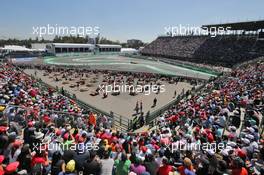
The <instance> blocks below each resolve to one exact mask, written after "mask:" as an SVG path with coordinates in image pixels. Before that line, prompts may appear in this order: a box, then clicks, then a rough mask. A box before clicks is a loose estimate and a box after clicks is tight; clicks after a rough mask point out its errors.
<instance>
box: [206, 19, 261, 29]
mask: <svg viewBox="0 0 264 175" xmlns="http://www.w3.org/2000/svg"><path fill="white" fill-rule="evenodd" d="M219 27H224V28H227V27H229V28H230V30H245V31H256V30H259V29H264V20H260V21H247V22H236V23H224V24H210V25H202V28H219Z"/></svg>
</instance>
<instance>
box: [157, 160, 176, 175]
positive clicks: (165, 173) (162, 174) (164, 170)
mask: <svg viewBox="0 0 264 175" xmlns="http://www.w3.org/2000/svg"><path fill="white" fill-rule="evenodd" d="M173 171H174V168H173V167H172V166H171V165H169V162H168V159H167V158H163V159H162V166H161V167H160V168H159V170H158V175H169V173H170V172H173Z"/></svg>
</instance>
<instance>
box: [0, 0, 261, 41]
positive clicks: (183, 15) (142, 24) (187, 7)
mask: <svg viewBox="0 0 264 175" xmlns="http://www.w3.org/2000/svg"><path fill="white" fill-rule="evenodd" d="M263 7H264V1H263V0H252V1H247V0H245V1H244V0H222V1H219V0H1V3H0V22H1V24H0V39H6V38H9V37H12V38H14V37H15V38H19V39H22V38H29V37H32V38H35V37H36V36H35V35H33V29H32V28H33V26H35V27H36V26H47V24H50V25H55V24H57V25H59V26H68V27H70V26H76V27H78V26H98V27H100V35H101V36H105V37H107V38H109V39H112V40H119V41H126V40H127V39H131V38H136V39H141V40H143V41H147V42H149V41H152V40H153V39H155V38H156V37H157V36H158V35H161V34H164V33H165V30H164V27H166V26H178V25H180V24H181V25H190V26H201V25H202V24H210V23H220V22H234V21H246V20H259V19H264V13H263ZM50 37H51V38H52V37H53V36H50Z"/></svg>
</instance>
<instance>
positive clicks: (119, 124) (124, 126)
mask: <svg viewBox="0 0 264 175" xmlns="http://www.w3.org/2000/svg"><path fill="white" fill-rule="evenodd" d="M33 78H34V77H33ZM38 81H39V83H41V84H43V85H44V86H46V87H50V88H53V89H57V92H59V93H61V94H62V92H61V91H59V89H58V88H54V87H53V86H51V85H49V84H47V83H45V82H43V81H42V80H41V79H38ZM63 95H64V96H66V97H68V98H70V99H72V100H74V101H75V102H76V103H77V104H78V105H79V106H80V107H81V108H84V109H86V110H89V111H91V112H95V113H99V114H103V115H105V116H107V117H108V118H109V119H111V121H112V127H113V128H114V129H117V130H120V131H129V130H130V120H129V119H128V118H126V117H124V116H121V115H119V114H117V113H114V112H112V111H110V113H108V112H106V111H103V110H101V109H98V108H96V107H95V106H92V105H90V104H88V103H85V102H84V101H82V100H79V99H77V98H76V96H75V94H71V93H70V92H68V91H67V90H64V93H63Z"/></svg>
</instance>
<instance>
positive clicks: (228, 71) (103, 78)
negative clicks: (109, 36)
mask: <svg viewBox="0 0 264 175" xmlns="http://www.w3.org/2000/svg"><path fill="white" fill-rule="evenodd" d="M227 26H228V27H230V28H229V29H230V30H232V31H235V32H234V33H233V34H230V35H216V36H214V37H212V36H211V35H210V34H208V35H192V34H190V35H184V36H182V35H181V36H160V37H158V38H157V39H155V40H154V41H152V42H151V43H149V44H147V45H146V46H144V48H141V49H140V52H139V51H138V50H137V49H134V48H122V45H119V44H102V43H100V44H99V43H98V44H88V43H66V42H65V43H56V42H52V43H36V44H35V45H34V44H32V46H33V47H36V48H31V49H29V48H26V47H22V46H14V45H7V46H5V47H3V48H0V51H1V62H0V175H4V174H12V175H17V174H19V175H22V174H23V175H26V174H30V175H78V174H83V175H263V174H264V118H263V115H264V39H263V29H264V21H251V22H240V23H227V24H214V25H204V26H202V28H205V27H207V28H212V27H214V28H219V27H224V28H225V27H227ZM236 32H237V33H236ZM132 41H133V42H135V41H136V42H139V41H140V40H135V41H134V40H132ZM140 44H142V43H140ZM140 47H141V46H140ZM37 48H38V49H37ZM122 52H123V54H122ZM47 55H49V57H46V56H47ZM106 55H107V56H106ZM109 55H110V56H109ZM51 56H52V57H51ZM20 57H23V58H20ZM25 57H29V58H31V57H35V58H36V59H34V60H33V59H32V60H31V59H30V60H27V61H25V60H23V59H25ZM111 59H112V60H111ZM120 65H121V67H123V69H122V68H120ZM126 66H127V67H126ZM114 83H118V85H123V84H125V83H127V84H128V85H129V86H131V87H133V88H134V86H139V85H140V86H147V87H148V88H147V89H140V90H139V91H138V92H135V90H133V91H129V92H128V93H126V94H121V93H122V92H121V91H120V89H119V91H113V92H111V93H107V92H103V93H100V90H102V89H101V87H102V86H110V85H113V84H114ZM148 85H155V86H156V91H154V93H153V94H152V96H150V97H149V99H150V100H149V99H148V100H149V101H148V102H147V100H146V101H144V100H145V99H147V97H146V96H144V95H145V94H144V93H147V92H148V90H149V88H150V86H148ZM164 86H165V87H166V88H167V90H168V91H169V92H168V94H167V95H164V96H162V98H161V91H162V87H164ZM99 87H100V88H99ZM114 90H115V88H114ZM129 90H130V89H129ZM149 93H151V92H149ZM148 95H149V94H148ZM88 98H89V99H88ZM144 98H145V99H144ZM118 99H122V100H123V101H121V102H120V103H119V104H117V103H115V101H114V100H118ZM134 102H136V103H134ZM124 104H129V105H131V104H132V105H131V106H132V107H131V106H124ZM134 104H135V108H134ZM146 104H148V106H147V105H146ZM96 105H97V106H96ZM111 105H116V107H115V108H113V107H111ZM143 105H144V108H143ZM109 106H110V108H111V109H109ZM120 108H121V109H120ZM110 110H111V111H110ZM117 110H120V111H125V112H124V114H123V113H122V114H119V113H118V112H116V111H117ZM127 111H129V112H127ZM126 112H127V113H126ZM132 112H133V113H132ZM130 113H131V114H130Z"/></svg>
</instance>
